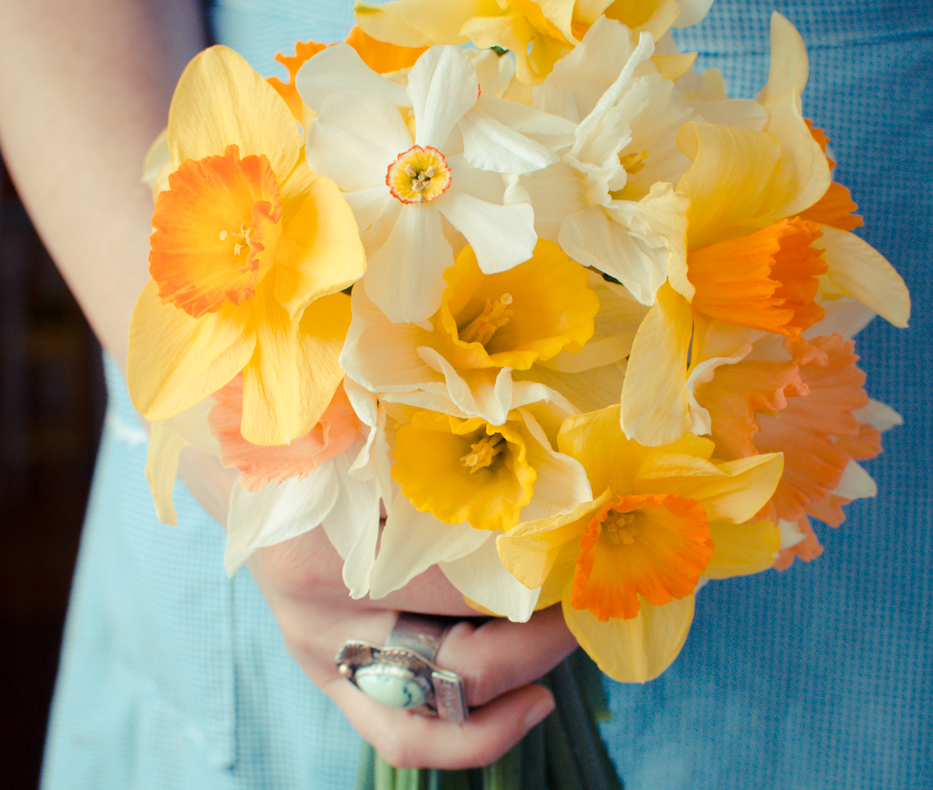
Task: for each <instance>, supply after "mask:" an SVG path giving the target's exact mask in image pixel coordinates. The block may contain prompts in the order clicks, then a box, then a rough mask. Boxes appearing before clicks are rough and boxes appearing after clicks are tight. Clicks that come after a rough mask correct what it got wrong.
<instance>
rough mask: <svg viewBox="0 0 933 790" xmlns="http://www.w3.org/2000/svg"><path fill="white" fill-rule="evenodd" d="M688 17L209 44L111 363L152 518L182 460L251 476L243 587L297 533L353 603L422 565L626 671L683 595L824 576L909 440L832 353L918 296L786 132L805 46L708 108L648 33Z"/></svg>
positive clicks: (416, 19)
mask: <svg viewBox="0 0 933 790" xmlns="http://www.w3.org/2000/svg"><path fill="white" fill-rule="evenodd" d="M708 5H709V3H708V2H706V3H703V2H700V0H694V1H692V2H691V0H683V2H676V1H673V0H672V1H671V2H654V1H653V0H639V2H634V3H633V2H625V0H617V2H611V0H596V1H595V2H582V0H578V1H577V2H573V1H572V0H552V1H551V2H538V3H533V2H529V1H528V0H521V2H519V0H497V1H496V2H491V1H490V0H457V2H450V3H437V2H435V1H434V0H396V1H395V2H390V3H386V4H384V5H370V4H367V3H358V5H357V21H358V23H359V25H360V28H356V29H354V31H353V32H352V33H351V34H350V36H349V37H348V39H347V42H346V43H341V44H335V45H331V46H326V47H325V46H323V45H320V44H314V43H299V44H298V45H297V47H296V53H295V55H294V56H279V60H280V61H281V62H282V63H283V64H284V65H285V66H286V67H287V69H288V72H289V77H288V80H287V81H282V80H279V79H277V78H271V79H269V80H265V79H263V78H262V77H261V76H260V75H259V74H257V73H256V72H255V71H253V70H252V68H250V67H249V65H247V63H246V62H245V61H244V60H243V59H242V58H241V57H240V56H239V55H237V54H236V53H235V52H233V51H231V50H229V49H225V48H223V47H213V48H211V49H208V50H207V51H205V52H203V53H201V54H200V55H198V56H197V57H196V58H195V59H194V60H193V61H192V63H191V64H190V65H189V67H188V68H187V70H186V71H185V72H184V74H183V75H182V77H181V79H180V81H179V84H178V88H177V90H176V93H175V96H174V100H173V102H172V106H171V111H170V114H169V122H168V128H167V131H166V133H165V134H164V135H163V136H162V137H161V138H160V139H159V140H158V141H157V142H156V144H155V145H154V146H153V148H152V150H151V152H150V154H149V157H148V160H147V163H146V172H147V179H148V181H149V183H150V184H151V185H152V188H153V192H154V194H155V196H156V204H155V213H154V215H153V220H152V224H153V228H154V233H153V235H152V237H151V242H152V253H151V255H150V273H151V275H152V279H151V281H150V282H149V284H148V285H147V286H146V288H145V289H144V290H143V292H142V294H141V295H140V298H139V301H138V303H137V306H136V311H135V314H134V316H133V322H132V327H131V338H130V352H129V360H128V380H129V386H130V393H131V395H132V397H133V401H134V403H135V405H136V407H137V408H138V409H139V411H140V412H142V413H143V414H144V415H145V416H146V418H147V419H149V420H150V421H151V422H152V439H151V444H150V451H149V453H150V454H149V464H148V467H147V474H148V476H149V479H150V483H151V485H152V491H153V496H154V498H155V501H156V506H157V509H158V512H159V515H160V517H161V518H162V519H163V520H164V521H168V522H172V521H174V510H173V507H172V502H171V489H172V483H173V482H174V478H175V472H176V468H177V460H178V452H179V451H180V449H181V447H182V446H184V445H185V444H193V445H196V446H198V447H201V448H202V449H206V450H208V451H210V452H213V453H214V454H215V455H217V456H218V457H219V458H220V460H221V462H222V463H223V464H224V465H226V466H231V467H235V468H237V469H239V470H240V477H239V485H238V486H237V488H236V490H235V492H234V495H233V499H232V503H231V511H230V519H229V524H228V541H227V556H226V563H227V570H228V572H229V573H231V574H232V573H234V572H235V571H236V570H237V569H238V568H239V567H240V565H242V563H243V562H244V561H245V560H246V559H247V558H248V557H249V555H250V553H251V552H252V551H253V550H255V549H256V548H257V547H260V546H266V545H271V544H274V543H277V542H280V541H283V540H286V539H288V538H291V537H294V536H296V535H298V534H300V533H302V532H304V531H307V530H309V529H312V528H315V527H317V526H319V525H320V526H321V527H323V529H324V530H325V531H326V533H327V535H328V537H329V539H330V540H331V542H332V543H333V545H334V546H335V548H336V549H337V551H338V552H339V553H340V554H341V556H342V557H343V558H344V560H345V565H344V579H345V582H346V584H347V587H348V588H349V590H350V593H351V595H353V596H354V597H361V596H364V595H369V596H371V597H373V598H379V597H382V596H384V595H386V594H388V593H390V592H392V591H393V590H397V589H399V588H401V587H403V586H404V585H405V584H407V583H408V581H409V580H411V579H412V578H413V577H414V576H416V575H418V574H419V573H421V572H423V571H424V570H425V569H427V568H428V567H430V566H432V565H435V564H436V565H438V566H439V567H440V569H441V570H442V571H443V573H444V574H445V575H446V577H447V578H448V579H449V580H450V581H451V582H452V583H453V584H454V585H455V586H456V587H457V588H458V589H459V590H460V591H461V592H462V594H463V595H464V596H465V598H466V599H467V600H468V601H469V602H471V603H472V604H473V605H475V606H476V608H477V609H478V610H479V611H482V612H486V613H492V614H495V615H498V616H503V617H508V618H510V619H512V620H515V621H524V620H527V619H528V618H529V617H530V616H531V614H532V612H534V611H535V610H536V609H540V608H542V607H547V606H551V605H554V604H556V603H560V604H561V606H562V607H563V612H564V616H565V619H566V622H567V625H568V626H569V628H570V629H571V631H572V632H573V634H574V635H575V636H576V638H577V640H578V641H579V642H580V644H581V646H582V647H583V648H584V649H585V650H586V651H587V653H589V655H590V656H591V657H592V658H593V660H594V661H595V662H596V663H597V664H598V666H599V667H600V668H601V669H602V670H603V671H604V672H606V673H607V674H609V675H610V676H612V677H613V678H616V679H618V680H621V681H629V682H639V681H646V680H649V679H651V678H653V677H655V676H657V675H658V674H659V673H661V672H663V671H664V669H665V668H666V667H667V666H668V665H669V664H670V663H671V662H672V661H673V660H674V658H675V657H676V655H677V653H678V651H679V650H680V648H681V646H682V645H683V643H684V640H685V638H686V635H687V632H688V629H689V627H690V623H691V619H692V616H693V601H694V595H695V592H696V590H697V589H698V588H699V587H700V586H702V585H703V584H704V583H705V581H706V580H708V579H719V578H725V577H730V576H736V575H741V574H750V573H757V572H759V571H764V570H767V569H769V568H772V567H778V568H783V567H787V566H788V565H789V564H790V563H791V562H793V560H794V558H795V557H797V558H800V559H803V560H810V559H813V558H814V557H816V556H817V555H818V554H819V553H820V551H821V548H820V544H819V542H818V540H817V537H816V534H815V532H814V530H813V528H812V527H811V524H810V520H811V519H817V520H819V521H822V522H824V523H826V524H829V525H832V526H837V525H838V524H840V523H841V522H842V520H843V518H844V516H843V512H842V510H841V506H842V505H844V504H846V503H847V502H849V501H851V500H852V499H854V498H857V497H864V496H871V495H873V494H874V492H875V485H874V482H873V481H872V479H871V478H870V477H869V476H868V474H867V473H866V472H865V471H864V470H863V468H862V467H861V466H860V465H859V461H862V460H865V459H869V458H872V457H874V456H875V455H876V454H877V453H878V452H879V451H880V441H879V439H880V433H881V432H882V431H884V430H885V429H887V428H890V427H891V426H893V425H895V424H897V423H898V421H899V418H898V416H897V415H896V414H895V413H894V412H892V411H891V410H890V409H888V408H887V407H886V406H884V405H882V404H880V403H878V402H875V401H871V400H870V399H869V398H868V397H867V395H866V394H865V392H864V390H863V388H862V387H863V384H864V378H865V377H864V375H863V373H862V372H861V371H860V370H859V368H858V367H857V366H856V362H857V360H858V357H857V356H856V355H855V353H854V341H853V336H854V335H855V334H856V333H857V332H858V331H859V330H860V329H861V328H862V327H863V326H864V325H865V324H866V323H867V322H868V321H870V320H871V319H872V318H873V317H874V316H875V315H876V314H877V315H880V316H882V317H883V318H884V319H886V320H888V321H890V322H891V323H892V324H894V325H896V326H906V322H907V319H908V315H909V310H910V304H909V297H908V294H907V291H906V288H905V286H904V284H903V281H902V280H901V278H900V277H899V276H898V275H897V273H896V272H895V271H894V269H893V268H892V267H891V266H890V264H889V263H888V262H887V261H886V260H885V259H884V258H883V257H882V256H881V255H880V254H879V253H878V252H876V251H875V250H873V249H872V248H871V247H870V246H868V244H866V243H865V242H864V241H862V240H861V239H860V238H859V237H858V236H856V235H854V234H853V233H852V230H853V229H855V228H856V227H857V226H859V225H860V224H861V223H862V220H861V218H860V217H859V216H857V215H856V214H855V213H854V212H855V211H856V206H855V204H854V203H853V202H852V200H851V197H850V195H849V192H848V191H847V190H846V188H845V187H844V186H842V185H840V184H838V183H836V182H834V181H833V180H832V176H831V170H832V168H833V166H834V163H833V162H832V160H831V159H830V158H828V148H827V144H828V140H827V139H826V137H825V136H824V135H823V133H822V132H821V130H820V129H819V128H817V127H816V126H814V125H813V124H811V123H810V121H808V120H806V119H804V117H803V116H802V114H801V92H802V91H803V89H804V87H805V84H806V81H807V71H808V67H807V57H806V51H805V48H804V45H803V42H802V40H801V38H800V36H799V35H798V33H797V31H796V30H795V29H794V28H793V26H792V25H791V24H790V23H789V22H787V20H785V19H784V18H783V17H781V16H779V15H775V16H774V18H773V21H772V64H771V73H770V78H769V80H768V82H767V84H766V85H765V86H764V87H763V88H762V90H761V92H760V94H759V95H758V97H757V99H755V100H738V99H732V98H729V97H728V96H727V95H726V93H725V90H724V87H723V81H722V78H721V76H720V75H719V74H718V73H717V72H715V71H707V72H706V73H704V74H702V75H699V74H697V73H696V72H695V71H694V70H693V60H694V58H693V56H692V55H689V54H682V53H680V52H679V51H678V50H677V48H676V46H675V45H674V43H673V39H672V38H671V36H670V34H669V32H668V28H669V27H670V26H671V25H672V24H678V25H680V26H683V25H685V24H693V23H694V22H696V21H698V20H699V18H701V17H702V16H703V13H705V10H706V7H708ZM469 42H472V44H473V45H474V46H472V47H464V46H461V45H464V44H467V43H469ZM380 503H382V504H383V506H384V508H385V512H386V514H387V517H386V518H385V521H384V523H381V522H380Z"/></svg>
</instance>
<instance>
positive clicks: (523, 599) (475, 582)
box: [439, 533, 538, 623]
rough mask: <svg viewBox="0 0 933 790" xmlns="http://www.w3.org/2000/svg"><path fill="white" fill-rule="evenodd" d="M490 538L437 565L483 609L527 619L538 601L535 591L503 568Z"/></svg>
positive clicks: (522, 619) (536, 591)
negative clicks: (464, 552) (471, 549)
mask: <svg viewBox="0 0 933 790" xmlns="http://www.w3.org/2000/svg"><path fill="white" fill-rule="evenodd" d="M493 538H494V534H492V533H491V534H490V535H489V538H488V539H487V540H485V541H484V542H483V543H482V544H481V545H480V546H479V547H478V548H477V549H476V550H475V551H473V552H471V553H470V554H467V555H466V556H464V557H461V558H460V559H458V560H453V561H452V562H441V563H439V567H440V569H441V570H442V571H443V572H444V575H445V576H446V577H447V579H448V581H450V583H451V584H453V586H454V587H456V588H457V590H458V591H459V592H460V593H462V594H463V595H465V596H466V597H467V598H469V599H470V600H472V601H475V602H476V603H478V604H479V605H480V606H482V607H483V608H484V609H487V610H489V611H491V612H495V613H496V614H498V615H500V616H503V617H508V618H509V620H511V621H512V622H513V623H524V622H527V620H528V618H529V617H531V615H532V614H533V613H534V610H535V604H537V602H538V590H530V589H528V588H527V587H526V586H525V585H524V584H522V583H521V582H519V581H518V580H517V579H516V578H515V577H514V576H512V574H510V573H509V572H508V571H507V570H506V569H505V568H504V567H503V565H502V562H500V560H499V556H498V554H496V541H495V540H494V539H493Z"/></svg>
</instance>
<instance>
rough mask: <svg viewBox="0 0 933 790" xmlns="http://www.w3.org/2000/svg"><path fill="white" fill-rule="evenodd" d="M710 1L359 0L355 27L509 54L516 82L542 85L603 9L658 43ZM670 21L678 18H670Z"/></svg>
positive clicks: (397, 38) (410, 40)
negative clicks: (439, 8) (444, 0)
mask: <svg viewBox="0 0 933 790" xmlns="http://www.w3.org/2000/svg"><path fill="white" fill-rule="evenodd" d="M711 4H712V0H644V2H642V1H640V2H632V0H538V1H537V2H535V0H452V1H451V2H447V3H445V5H444V10H443V13H438V11H437V5H436V3H434V2H433V0H395V1H394V2H390V3H367V2H360V0H357V3H356V7H355V9H354V10H355V12H356V20H357V24H359V25H360V27H361V28H363V30H365V31H366V32H367V33H369V34H370V35H371V36H373V37H374V38H377V39H379V40H381V41H391V42H393V43H395V44H402V45H404V46H408V47H425V46H431V45H433V44H465V43H466V42H467V41H472V42H473V43H474V44H475V45H476V46H477V47H480V48H486V47H501V48H503V49H507V50H510V51H511V52H513V53H514V54H515V58H516V61H517V65H518V79H520V80H521V81H522V82H524V83H528V84H536V83H539V82H541V80H543V79H544V78H545V77H546V76H547V75H548V74H549V73H550V71H551V69H552V68H554V64H555V63H556V62H557V61H558V60H559V59H560V58H562V57H564V56H565V55H567V53H569V52H570V51H572V49H573V47H575V46H576V45H577V44H579V42H580V39H582V38H583V36H584V35H585V34H586V31H587V30H589V28H590V26H591V25H592V24H593V23H594V22H596V20H597V19H599V17H600V15H602V14H605V15H606V16H607V17H609V18H611V19H616V20H619V21H621V22H624V23H625V24H626V25H628V27H630V28H632V29H633V30H635V31H636V32H642V31H645V32H649V33H651V35H652V37H653V38H654V39H655V40H657V39H658V38H660V37H661V36H662V35H663V34H664V32H665V31H666V30H667V29H668V28H669V27H670V26H671V25H672V24H676V26H677V27H687V26H689V25H695V24H696V23H697V22H699V21H700V20H701V19H702V18H703V17H704V16H705V15H706V12H707V11H708V10H709V7H710V5H711ZM675 20H676V23H675Z"/></svg>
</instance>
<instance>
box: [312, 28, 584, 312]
mask: <svg viewBox="0 0 933 790" xmlns="http://www.w3.org/2000/svg"><path fill="white" fill-rule="evenodd" d="M296 84H297V86H298V90H299V92H300V93H301V96H302V99H303V100H304V101H305V103H307V104H308V106H310V107H311V108H312V109H314V110H315V111H316V112H318V117H317V120H316V121H315V123H314V124H313V125H312V126H311V128H310V129H309V131H308V140H307V151H306V153H307V158H308V162H309V163H310V164H311V166H312V168H317V172H320V173H327V174H328V175H329V176H330V177H332V178H333V180H334V181H335V182H336V183H337V184H338V186H340V188H341V189H342V190H343V191H344V192H345V193H346V198H347V200H348V201H349V202H350V205H351V206H352V207H353V210H354V214H355V216H356V219H357V222H358V224H359V226H360V230H361V234H362V239H363V243H364V245H365V247H366V253H367V257H368V270H367V275H366V277H365V278H364V280H363V284H364V287H365V289H366V294H367V296H368V297H369V298H370V299H371V300H372V301H373V302H374V303H375V304H376V305H377V306H378V307H379V309H380V310H382V311H383V312H384V313H385V314H386V315H387V316H389V318H391V319H392V320H393V321H423V320H424V319H426V318H429V317H430V316H431V315H432V314H433V313H434V312H435V311H436V310H437V308H438V307H439V305H440V298H441V293H442V292H443V290H444V281H443V277H442V274H443V271H444V269H446V268H447V267H448V266H449V265H451V264H452V263H453V255H454V251H453V249H452V247H451V243H450V242H449V241H448V239H447V235H448V234H449V233H450V228H451V226H452V228H453V229H455V230H456V231H458V232H459V233H460V234H462V235H463V237H465V238H466V241H467V242H468V243H469V244H470V245H471V246H472V247H473V249H474V251H475V252H476V256H477V260H478V261H479V265H480V268H481V269H482V270H483V271H484V272H486V273H490V274H491V273H493V272H501V271H506V270H508V269H510V268H512V267H513V266H516V265H517V264H519V263H521V262H522V261H525V260H527V259H528V258H530V257H531V253H532V250H533V249H534V244H535V241H536V236H535V232H534V217H533V212H532V209H531V206H530V205H528V204H517V205H508V206H506V205H502V203H503V195H504V191H505V182H504V180H503V174H515V173H526V172H531V171H533V170H536V169H540V168H542V167H545V166H547V165H548V164H550V163H551V162H554V161H556V156H555V155H554V154H553V153H552V152H551V151H549V150H548V149H547V148H545V147H544V146H543V145H541V144H540V143H537V142H535V141H533V140H531V139H529V138H528V137H526V136H525V134H524V132H526V131H527V132H536V133H544V134H560V133H563V132H565V131H566V130H567V125H566V122H565V121H562V120H561V119H559V118H548V116H545V114H544V113H541V112H537V111H535V110H533V109H531V108H528V107H524V106H523V105H519V104H515V103H512V102H507V101H504V100H501V99H495V98H490V99H488V100H485V101H480V89H479V82H478V79H477V74H476V69H475V68H474V67H473V64H472V63H471V62H470V58H469V57H468V56H467V55H466V54H465V53H464V52H462V51H461V50H459V49H457V48H456V47H450V46H442V47H432V48H431V49H430V50H428V51H427V52H426V53H425V54H424V55H422V56H421V57H420V58H419V59H418V61H417V62H416V63H415V65H414V66H413V67H412V68H411V71H410V72H409V74H408V84H407V86H403V85H399V84H397V83H394V82H391V81H390V80H387V79H385V78H384V77H382V76H380V75H378V74H376V73H375V72H374V71H372V69H370V68H369V67H368V66H366V65H365V64H364V63H363V62H362V60H360V58H359V56H358V55H357V54H356V52H355V51H354V50H352V49H351V48H350V47H346V46H336V47H332V48H330V49H328V50H325V51H324V52H321V53H319V54H318V55H316V56H315V57H314V58H312V59H311V60H309V61H308V63H307V64H305V65H304V66H303V67H302V68H301V70H300V71H299V73H298V76H297V78H296ZM399 108H402V109H403V112H404V111H405V110H407V109H410V112H409V113H406V114H407V115H408V123H406V119H405V118H404V117H403V113H400V112H399ZM412 127H413V129H412ZM453 235H456V234H453Z"/></svg>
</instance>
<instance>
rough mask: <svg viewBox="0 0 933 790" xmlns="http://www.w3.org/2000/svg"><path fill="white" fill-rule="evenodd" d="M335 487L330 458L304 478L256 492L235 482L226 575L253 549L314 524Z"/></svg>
mask: <svg viewBox="0 0 933 790" xmlns="http://www.w3.org/2000/svg"><path fill="white" fill-rule="evenodd" d="M338 490H339V489H338V485H337V479H336V472H335V467H334V462H333V459H331V460H330V461H327V462H326V463H324V464H321V466H319V467H318V468H317V469H315V470H314V471H313V472H312V473H311V474H310V475H308V476H307V477H305V478H301V479H299V478H297V477H293V478H291V479H290V480H286V481H285V482H284V483H274V484H271V485H266V486H263V487H262V488H261V489H260V490H259V491H258V492H257V493H255V494H254V493H251V492H249V491H246V490H245V489H243V488H241V487H240V485H239V483H237V485H236V486H234V488H233V496H232V497H231V499H230V514H229V516H228V517H227V550H226V553H225V555H224V567H225V568H226V570H227V575H228V576H233V574H234V573H236V572H237V570H239V568H240V567H241V566H242V565H243V563H244V562H246V560H248V559H249V558H250V556H251V555H252V553H253V552H254V551H255V550H256V549H258V548H261V547H263V546H274V545H275V544H276V543H282V542H283V541H286V540H289V539H290V538H294V537H297V536H298V535H303V534H304V533H305V532H308V531H310V530H312V529H314V528H315V527H317V526H318V525H319V524H320V523H321V522H322V521H323V520H324V517H325V516H326V515H327V513H329V512H330V510H331V509H332V508H333V506H334V503H335V502H336V501H337V492H338Z"/></svg>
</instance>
